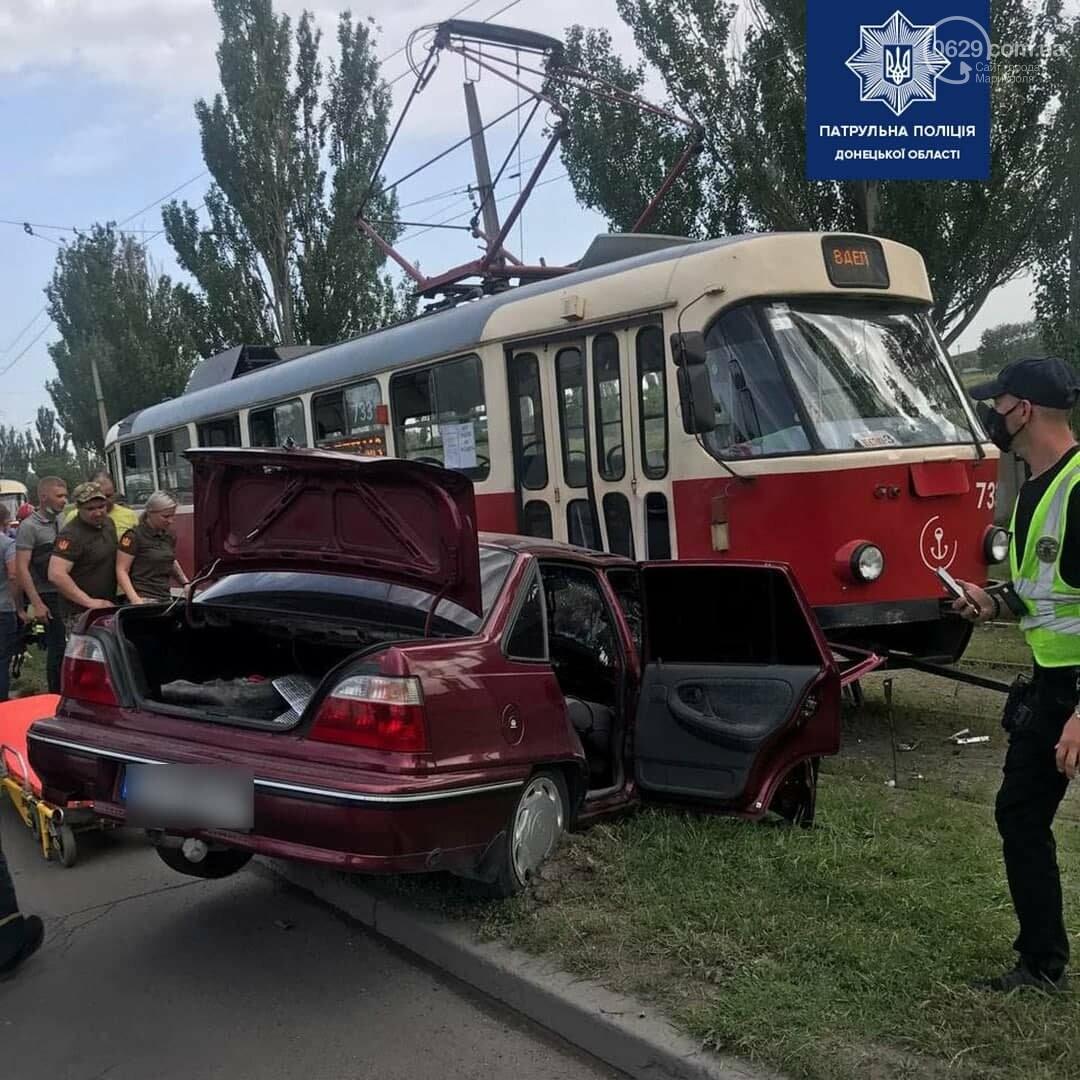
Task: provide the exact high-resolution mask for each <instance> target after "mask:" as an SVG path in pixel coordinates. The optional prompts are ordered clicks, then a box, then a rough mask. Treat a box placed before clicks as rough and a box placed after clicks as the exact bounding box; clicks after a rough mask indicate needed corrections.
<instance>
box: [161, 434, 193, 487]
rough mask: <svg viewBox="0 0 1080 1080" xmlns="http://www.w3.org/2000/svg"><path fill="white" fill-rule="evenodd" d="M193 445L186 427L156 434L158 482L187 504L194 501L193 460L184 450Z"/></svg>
mask: <svg viewBox="0 0 1080 1080" xmlns="http://www.w3.org/2000/svg"><path fill="white" fill-rule="evenodd" d="M190 446H191V436H190V435H189V434H188V429H187V428H186V427H182V428H177V429H176V430H175V431H167V432H165V434H164V435H155V436H154V458H155V461H156V462H157V474H158V483H159V484H160V485H161V487H162V488H164V489H165V491H169V492H172V494H173V495H175V496H176V498H177V499H178V500H179V501H180V502H181V503H183V504H184V505H185V506H187V505H189V504H190V503H191V501H192V494H193V492H192V482H191V462H190V461H188V459H187V458H186V457H184V456H183V455H184V451H185V450H187V449H188V448H189V447H190Z"/></svg>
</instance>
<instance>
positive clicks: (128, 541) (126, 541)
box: [120, 529, 135, 551]
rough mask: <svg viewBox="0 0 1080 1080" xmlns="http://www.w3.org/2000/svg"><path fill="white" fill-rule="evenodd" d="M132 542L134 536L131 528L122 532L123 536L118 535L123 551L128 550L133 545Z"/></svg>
mask: <svg viewBox="0 0 1080 1080" xmlns="http://www.w3.org/2000/svg"><path fill="white" fill-rule="evenodd" d="M134 544H135V537H134V536H132V535H131V530H130V529H128V531H127V532H126V533H124V535H123V536H121V537H120V546H121V547H122V548H123V549H124V550H125V551H130V550H131V548H132V547H133V546H134Z"/></svg>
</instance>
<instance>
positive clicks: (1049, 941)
mask: <svg viewBox="0 0 1080 1080" xmlns="http://www.w3.org/2000/svg"><path fill="white" fill-rule="evenodd" d="M1078 675H1080V669H1076V668H1055V669H1045V668H1038V667H1036V669H1035V676H1034V679H1033V680H1032V684H1031V688H1030V690H1029V693H1028V705H1029V708H1030V713H1029V714H1028V715H1027V717H1026V720H1025V722H1023V723H1022V724H1021V725H1020V726H1019V727H1016V728H1014V730H1012V731H1010V732H1009V748H1008V751H1007V753H1006V755H1005V766H1004V769H1003V771H1002V782H1001V790H1000V791H999V792H998V795H997V803H996V806H995V817H996V819H997V827H998V832H999V833H1000V834H1001V840H1002V845H1003V849H1004V855H1005V872H1006V875H1007V876H1008V879H1009V891H1010V892H1011V893H1012V901H1013V907H1014V908H1015V909H1016V917H1017V919H1018V920H1019V923H1020V934H1019V936H1018V937H1017V939H1016V942H1015V944H1014V946H1013V947H1014V948H1015V949H1016V951H1017V952H1018V953H1019V954H1020V959H1021V960H1022V961H1023V962H1024V964H1025V965H1026V966H1027V967H1028V968H1029V969H1030V970H1031V971H1033V972H1036V973H1038V974H1045V975H1049V976H1050V977H1051V978H1055V979H1056V978H1057V977H1058V976H1059V975H1060V974H1061V973H1062V972H1063V971H1064V970H1065V969H1066V968H1067V967H1068V963H1069V938H1068V934H1067V933H1066V931H1065V919H1064V914H1063V911H1062V900H1061V878H1060V875H1059V873H1058V864H1057V846H1056V844H1055V842H1054V833H1053V830H1052V825H1053V821H1054V815H1055V814H1056V813H1057V809H1058V806H1059V805H1060V804H1061V800H1062V798H1063V797H1064V795H1065V791H1066V789H1067V787H1068V784H1069V782H1068V779H1067V778H1066V777H1065V776H1064V775H1063V774H1062V773H1060V772H1058V770H1057V764H1056V753H1055V747H1056V745H1057V743H1058V740H1059V739H1060V738H1061V732H1062V729H1063V728H1064V726H1065V722H1066V721H1067V720H1068V719H1069V716H1070V715H1071V713H1072V711H1073V709H1075V708H1076V705H1077V676H1078Z"/></svg>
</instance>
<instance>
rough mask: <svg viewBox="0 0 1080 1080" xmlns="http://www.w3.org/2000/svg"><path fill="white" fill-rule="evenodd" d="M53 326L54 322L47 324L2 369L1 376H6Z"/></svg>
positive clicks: (0, 370)
mask: <svg viewBox="0 0 1080 1080" xmlns="http://www.w3.org/2000/svg"><path fill="white" fill-rule="evenodd" d="M50 326H52V322H51V321H49V322H47V323H46V324H45V325H44V326H43V327H42V328H41V329H40V330H39V331H38V332H37V333H36V334H35V335H34V336H33V337H32V338H31V339H30V340H29V341H28V342H27V343H26V344H25V345H24V346H23V347H22V348H21V349H20V350H19V352H18V353H17V354H16V355H15V356H14V357H13V358H12V359H11V360H9V361H8V362H7V363H6V364H5V365H4V366H3V367H2V368H0V375H6V374H7V373H8V372H9V371H10V370H11V369H12V368H13V367H14V366H15V365H16V364H17V363H18V362H19V361H20V360H21V359H22V358H23V357H24V356H25V355H26V354H27V353H28V352H29V351H30V350H31V349H32V348H33V347H34V346H35V345H36V344H37V343H38V342H39V341H40V340H41V339H42V338H43V337H44V336H45V331H46V330H48V329H49V327H50Z"/></svg>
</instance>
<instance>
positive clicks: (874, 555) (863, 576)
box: [851, 544, 885, 581]
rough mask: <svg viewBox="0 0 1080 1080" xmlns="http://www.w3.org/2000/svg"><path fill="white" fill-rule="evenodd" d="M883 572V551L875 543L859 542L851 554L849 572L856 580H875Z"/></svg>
mask: <svg viewBox="0 0 1080 1080" xmlns="http://www.w3.org/2000/svg"><path fill="white" fill-rule="evenodd" d="M883 573H885V553H884V552H883V551H882V550H881V548H879V547H878V546H877V544H860V545H859V546H858V547H857V548H856V549H855V550H854V551H853V552H852V554H851V574H852V576H853V577H854V578H855V580H856V581H877V579H878V578H879V577H881V575H882V574H883Z"/></svg>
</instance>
